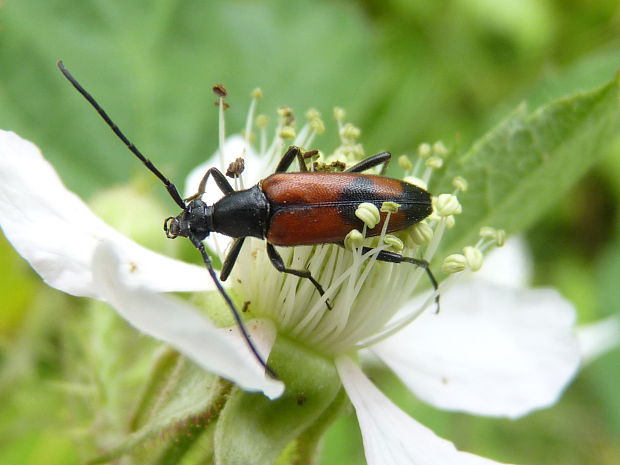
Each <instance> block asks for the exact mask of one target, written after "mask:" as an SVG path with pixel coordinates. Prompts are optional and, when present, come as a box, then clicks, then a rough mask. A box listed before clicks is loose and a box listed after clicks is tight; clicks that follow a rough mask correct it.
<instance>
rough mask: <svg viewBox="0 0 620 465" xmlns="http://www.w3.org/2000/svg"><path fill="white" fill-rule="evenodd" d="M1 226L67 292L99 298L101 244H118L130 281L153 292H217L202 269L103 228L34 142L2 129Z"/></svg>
mask: <svg viewBox="0 0 620 465" xmlns="http://www.w3.org/2000/svg"><path fill="white" fill-rule="evenodd" d="M0 224H1V225H2V230H3V231H4V234H5V235H6V237H7V239H8V240H9V241H10V242H11V244H13V247H15V249H16V250H17V251H18V252H19V253H20V254H21V255H22V256H23V257H24V258H25V259H26V260H28V261H29V262H30V265H31V266H32V267H33V268H34V269H35V271H36V272H37V273H39V275H41V277H42V278H43V280H44V281H45V282H46V283H47V284H49V285H50V286H52V287H55V288H56V289H60V290H61V291H64V292H67V293H68V294H73V295H78V296H87V297H95V298H100V295H99V293H98V291H97V289H96V288H95V287H94V286H93V279H92V273H91V269H90V265H91V259H92V256H93V252H94V250H95V247H96V246H97V244H98V243H100V242H101V241H103V240H107V241H112V242H114V243H115V246H116V248H117V250H119V253H120V254H121V256H122V257H123V258H122V260H123V262H124V263H125V264H126V266H127V267H128V268H131V269H132V270H133V273H131V280H132V281H133V282H135V283H136V284H140V285H142V286H144V287H146V288H148V289H150V290H152V291H161V292H167V291H197V290H207V289H213V288H214V286H213V283H212V281H211V279H210V277H209V275H208V273H207V272H206V270H204V269H202V267H197V266H194V265H189V264H186V263H183V262H180V261H178V260H172V259H170V258H168V257H165V256H163V255H160V254H157V253H155V252H151V251H150V250H147V249H145V248H144V247H142V246H140V245H138V244H136V243H135V242H133V241H131V240H129V239H128V238H126V237H124V236H123V235H122V234H120V233H118V232H116V231H115V230H114V229H112V228H111V227H110V226H108V225H107V224H105V223H104V222H103V221H101V220H100V219H99V218H97V217H96V216H95V215H94V214H93V212H92V211H91V210H90V209H89V208H88V207H87V206H86V204H84V202H82V201H81V200H80V199H79V198H78V197H77V196H76V195H75V194H73V193H72V192H70V191H68V190H67V189H66V188H65V186H64V185H63V184H62V181H61V180H60V178H59V177H58V175H57V174H56V172H55V171H54V168H52V166H51V165H50V164H49V163H48V162H47V161H46V160H45V159H44V158H43V156H42V155H41V152H40V151H39V149H38V148H37V147H36V146H35V145H34V144H32V143H31V142H28V141H26V140H24V139H22V138H20V137H19V136H17V135H16V134H14V133H12V132H8V131H1V130H0Z"/></svg>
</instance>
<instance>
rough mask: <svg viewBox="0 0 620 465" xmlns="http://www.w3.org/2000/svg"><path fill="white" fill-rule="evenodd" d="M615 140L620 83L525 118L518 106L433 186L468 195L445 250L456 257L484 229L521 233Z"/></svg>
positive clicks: (556, 103) (451, 164) (553, 104)
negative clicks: (458, 185)
mask: <svg viewBox="0 0 620 465" xmlns="http://www.w3.org/2000/svg"><path fill="white" fill-rule="evenodd" d="M618 134H620V93H619V77H618V76H616V77H615V78H614V79H612V80H611V81H610V82H608V83H607V84H605V85H604V86H602V87H600V88H597V89H594V90H591V91H588V92H583V93H580V94H576V95H573V96H570V97H565V98H561V99H558V100H555V101H553V102H551V103H548V104H547V105H544V106H542V107H541V108H539V109H538V110H536V111H535V112H533V113H531V114H530V113H528V112H527V108H526V106H525V105H521V106H519V107H518V108H517V109H516V110H515V111H514V112H513V113H512V114H511V115H510V116H509V117H508V118H507V119H506V120H504V121H503V122H502V123H500V124H499V125H498V126H497V127H496V128H494V129H493V130H491V131H490V132H489V133H488V134H486V135H485V136H483V137H482V138H481V139H480V140H479V141H478V142H476V143H475V144H474V145H473V146H472V148H471V149H470V150H469V151H468V152H467V153H465V154H464V155H463V156H461V157H459V158H456V159H453V160H450V161H449V163H448V167H447V169H446V171H445V173H444V174H443V176H442V177H441V179H440V180H439V181H438V183H437V184H436V185H434V186H432V190H433V191H435V192H451V191H452V190H453V188H452V187H451V184H450V183H451V180H452V178H453V177H454V176H457V175H460V176H463V177H465V179H467V181H468V182H469V190H468V191H467V192H466V193H464V194H461V195H460V196H459V200H460V201H461V203H462V205H463V214H462V215H459V216H458V217H457V227H456V228H454V230H453V231H450V232H449V234H448V236H447V238H446V240H445V241H444V243H443V246H444V247H445V250H447V251H456V250H458V249H460V248H462V247H463V246H464V245H467V244H472V243H474V242H476V240H477V234H478V231H479V229H480V227H482V226H492V227H496V228H503V229H505V230H506V231H507V232H508V233H509V234H514V233H516V232H519V231H521V230H523V229H525V228H526V227H528V226H529V225H531V224H532V223H533V222H534V221H536V220H537V219H538V218H540V216H541V215H542V214H543V213H544V212H545V211H546V210H548V209H549V208H551V207H553V205H554V204H556V203H557V202H560V201H562V198H563V196H564V194H565V192H566V191H567V189H568V188H569V187H571V186H572V185H573V184H574V183H575V182H576V181H577V180H578V179H579V178H580V177H581V176H582V175H583V174H584V173H585V172H586V171H587V170H588V169H589V168H590V167H591V166H592V165H593V164H594V163H595V162H596V161H597V160H598V158H599V157H600V156H602V155H604V154H605V148H606V147H607V146H608V144H610V143H611V142H613V141H614V139H615V138H616V137H618Z"/></svg>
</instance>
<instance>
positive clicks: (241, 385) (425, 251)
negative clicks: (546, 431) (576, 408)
mask: <svg viewBox="0 0 620 465" xmlns="http://www.w3.org/2000/svg"><path fill="white" fill-rule="evenodd" d="M253 96H254V100H253V103H252V105H251V109H250V112H249V115H248V122H247V125H246V128H245V131H244V133H243V135H242V136H239V135H238V136H233V137H230V138H228V139H226V136H225V128H224V120H223V109H224V105H220V111H221V119H220V147H219V150H218V151H217V153H216V154H215V155H214V156H213V157H212V158H211V159H209V160H207V161H206V162H205V163H204V164H203V165H201V166H199V167H198V168H196V170H194V171H193V172H192V173H191V174H190V176H189V177H188V181H187V185H186V188H185V194H186V196H189V195H192V194H194V193H195V192H196V189H197V185H198V182H199V181H200V178H201V177H202V175H203V174H204V172H205V171H206V169H207V168H208V167H211V166H218V167H219V168H220V169H221V170H222V171H224V172H225V171H226V168H227V167H228V164H229V163H230V162H232V161H234V160H235V159H237V158H238V157H242V158H244V159H245V170H244V171H243V173H241V175H240V176H238V177H236V178H235V179H234V183H235V188H238V189H242V188H247V187H250V186H252V185H253V184H254V183H256V182H257V181H258V180H259V179H261V178H263V177H265V176H267V175H268V174H269V173H270V172H271V171H272V170H273V167H274V166H275V164H276V163H277V161H278V157H280V156H281V154H282V153H283V150H284V149H285V147H286V146H288V145H298V146H301V147H303V148H305V149H310V148H312V147H313V144H314V140H315V138H316V136H318V135H320V134H321V133H322V132H323V131H325V124H324V123H323V120H322V119H321V116H320V115H319V114H318V112H316V111H314V110H311V111H309V112H308V113H307V115H306V117H307V122H306V123H305V124H304V125H303V126H302V127H301V128H298V127H297V126H296V120H295V117H294V115H293V113H292V111H291V110H290V109H288V108H281V109H280V110H279V112H278V120H277V124H276V128H275V132H274V134H273V136H272V137H269V136H268V133H267V123H266V117H264V116H262V115H259V116H257V117H255V114H254V112H255V108H256V103H255V101H256V98H258V97H259V93H258V92H255V93H254V94H253ZM334 116H335V118H336V121H337V124H338V132H339V135H340V144H339V146H338V147H336V148H335V149H334V150H333V151H332V152H331V153H329V154H321V153H309V154H308V160H309V162H310V165H311V169H314V170H338V169H342V166H344V165H347V164H351V163H353V162H355V161H356V160H359V159H360V158H363V156H364V149H363V147H362V145H361V144H360V143H359V137H360V130H359V129H358V128H356V127H355V126H353V125H351V124H350V123H347V122H346V121H345V112H344V111H343V110H342V109H336V110H335V111H334ZM255 129H258V134H254V133H253V131H254V130H255ZM446 153H447V149H446V148H445V146H444V145H443V144H441V143H437V144H434V145H432V146H431V145H429V144H422V145H421V146H420V147H419V150H418V154H417V157H415V161H412V160H411V159H410V158H409V157H401V158H400V159H399V160H398V164H399V166H400V167H401V169H402V170H403V171H404V172H405V175H404V179H405V180H406V181H408V182H412V183H415V184H418V185H420V186H422V187H426V186H428V185H429V184H430V183H432V180H431V177H432V174H433V172H434V171H436V170H438V169H441V167H442V166H443V165H444V163H445V156H446ZM0 177H1V178H0V223H1V224H2V228H3V231H4V233H5V235H6V236H7V238H8V239H9V241H11V243H12V244H13V246H14V247H15V248H16V249H17V251H18V252H19V253H20V254H21V255H22V256H23V257H24V258H25V259H26V260H28V261H29V262H30V264H31V266H32V267H33V268H34V269H35V270H36V271H37V273H39V275H41V277H42V278H43V279H44V280H45V282H46V283H47V284H49V285H50V286H52V287H55V288H57V289H60V290H62V291H64V292H67V293H69V294H72V295H77V296H86V297H92V298H95V299H99V300H103V301H106V302H108V303H109V304H110V305H111V306H112V307H113V308H115V309H116V311H117V312H118V313H119V314H120V315H121V316H122V317H123V318H125V319H126V320H127V321H128V322H129V323H131V324H132V325H133V326H135V327H136V328H137V329H138V330H139V331H141V332H143V333H146V334H149V335H151V336H153V337H155V338H157V339H159V340H162V341H164V342H167V343H168V344H170V345H171V346H172V347H174V348H175V349H177V350H178V351H179V352H181V353H182V354H184V355H186V356H187V357H189V358H190V359H191V360H193V361H194V362H196V363H197V364H198V365H200V366H201V367H203V368H204V369H205V370H208V371H210V372H212V373H215V374H217V375H219V376H221V377H223V378H225V379H227V380H230V381H232V382H233V383H234V384H235V385H236V386H238V388H234V389H233V390H232V392H231V393H230V395H229V396H228V397H227V398H226V400H225V402H224V404H223V406H221V407H219V410H218V415H219V416H218V415H216V416H215V418H217V420H216V421H217V424H216V430H215V436H214V443H215V445H214V456H215V463H220V464H228V463H273V462H274V460H275V459H276V458H277V457H278V456H279V455H280V453H281V451H282V450H283V449H285V447H286V446H287V445H288V446H289V447H290V444H296V447H297V451H298V454H302V455H303V454H305V455H303V457H304V460H306V462H304V463H311V462H312V457H313V456H314V454H315V451H316V448H317V444H318V442H319V441H318V439H316V440H314V442H312V441H308V444H309V445H308V444H305V443H304V442H303V439H302V438H303V437H305V436H304V434H306V433H307V431H309V430H311V429H312V428H314V429H316V430H317V431H323V430H324V429H325V428H326V427H327V426H329V424H330V423H331V421H332V420H333V417H334V416H337V414H338V412H340V411H341V410H342V406H343V405H345V404H346V401H344V400H343V399H345V396H343V394H342V393H343V389H344V392H345V393H346V398H348V399H349V401H350V402H351V404H352V405H353V407H354V409H355V412H356V415H357V418H358V421H359V424H360V429H361V432H362V436H363V441H364V448H365V453H366V459H367V462H368V464H369V465H378V464H382V465H383V464H420V465H422V464H434V463H441V464H452V463H454V464H456V463H459V464H461V463H462V464H474V463H480V464H483V463H484V464H488V463H496V462H493V461H491V460H489V459H485V458H482V457H478V456H476V455H472V454H469V453H466V452H461V451H458V450H457V449H456V448H455V446H454V445H453V444H452V443H451V442H449V441H447V440H445V439H442V438H439V437H438V436H436V435H435V434H434V433H433V432H432V431H430V430H429V429H428V428H426V427H425V426H423V425H422V424H420V423H418V422H417V421H416V420H415V419H413V418H412V417H410V416H409V415H407V414H406V413H404V412H403V411H401V410H400V409H399V408H398V407H397V406H396V405H394V404H393V403H392V402H391V401H390V400H389V399H388V398H387V397H386V396H385V395H384V394H382V393H381V392H380V391H379V390H378V389H377V388H376V387H375V386H374V385H373V384H372V382H371V381H370V380H369V379H368V378H367V377H366V375H365V374H364V372H363V370H362V366H361V365H360V360H363V355H364V354H365V353H367V352H368V351H370V352H372V353H373V354H374V355H375V356H376V357H378V358H379V359H380V360H381V361H383V362H384V363H385V364H386V365H387V366H388V367H389V368H390V369H391V370H393V371H394V372H395V373H396V375H397V376H398V377H399V378H400V379H401V380H402V381H403V383H405V384H406V385H407V386H408V387H409V389H410V390H411V391H412V392H413V393H414V394H415V395H417V396H418V397H420V398H421V399H423V400H424V401H426V402H428V403H429V404H431V405H433V406H436V407H439V408H444V409H449V410H454V411H462V412H469V413H472V414H479V415H489V416H498V417H500V416H504V417H511V418H516V417H519V416H522V415H525V414H527V413H529V412H531V411H532V410H535V409H538V408H542V407H545V406H548V405H551V404H552V403H554V402H555V401H556V400H557V398H558V396H559V395H560V394H561V391H562V389H563V388H564V387H565V386H566V384H567V383H568V382H569V381H570V379H571V378H572V376H573V375H574V373H575V371H576V369H577V366H578V363H579V350H578V345H577V342H576V339H575V337H574V335H573V332H572V331H573V325H574V318H575V315H574V310H573V308H572V306H571V305H570V304H569V303H568V302H567V301H566V300H564V299H563V298H562V297H561V296H560V295H559V294H558V293H557V292H556V291H554V290H552V289H527V288H510V287H507V286H502V285H499V284H496V283H492V282H490V281H486V280H479V281H476V280H470V281H460V280H458V279H455V278H454V275H455V274H456V273H458V272H460V271H463V270H472V271H475V270H477V269H480V268H481V267H482V266H483V253H484V252H485V251H486V250H487V249H489V248H490V247H492V246H494V245H501V244H502V243H503V241H504V237H503V233H502V232H501V231H498V230H494V229H491V228H483V230H482V231H481V237H480V240H479V241H478V243H476V244H472V246H470V247H466V248H465V249H464V250H463V251H462V253H457V254H452V255H449V256H447V257H445V259H444V260H443V261H441V262H440V261H438V260H437V257H436V255H437V253H438V250H440V249H439V245H440V242H441V239H442V236H443V234H444V231H445V230H446V229H447V228H451V227H453V226H454V225H455V223H456V222H457V221H458V220H457V219H456V217H457V216H458V214H460V213H461V210H462V208H461V205H460V203H459V202H458V196H459V195H460V194H461V193H463V192H465V191H466V190H467V182H466V180H464V179H462V178H456V179H455V180H454V190H453V191H452V192H447V193H434V194H435V195H436V197H434V199H433V206H434V212H433V214H432V215H431V216H429V217H428V218H427V219H426V220H424V221H423V222H421V223H419V224H417V225H415V226H413V227H411V228H409V229H408V230H406V231H402V232H399V233H394V234H386V233H385V230H384V231H383V233H382V234H381V235H379V236H378V237H375V238H366V232H367V230H368V229H369V228H372V227H374V224H375V223H376V222H373V221H374V220H373V219H376V218H378V217H379V215H381V214H384V215H388V216H389V215H390V214H391V213H393V212H394V211H396V210H397V208H398V206H397V205H384V206H383V208H382V209H381V210H382V211H381V212H380V211H379V210H377V208H376V207H374V205H372V204H370V206H368V205H361V206H360V209H359V215H358V217H359V218H360V227H359V229H358V230H354V231H352V233H351V234H350V235H349V236H348V237H347V240H345V246H346V247H344V248H343V247H338V246H336V245H320V246H314V247H295V248H282V249H280V252H281V254H282V256H283V258H284V261H285V263H286V264H287V266H289V267H292V268H297V269H306V268H307V269H309V270H310V271H311V272H312V274H313V276H314V277H315V278H316V279H317V280H318V281H319V282H320V283H321V284H322V286H323V287H324V289H325V295H324V296H320V295H318V293H317V292H316V290H315V288H314V286H313V285H312V283H310V282H309V281H308V280H303V279H302V280H300V279H299V278H297V277H295V276H291V275H288V274H284V273H278V272H277V271H276V270H275V269H274V267H273V265H272V264H271V262H270V261H269V259H268V257H267V254H266V251H265V245H264V242H262V241H260V240H257V239H253V238H250V239H248V240H246V243H245V245H244V247H243V249H242V251H241V253H240V255H239V257H238V259H237V262H236V265H235V268H234V270H233V273H232V275H231V277H230V278H229V280H228V281H227V282H226V286H227V289H228V292H229V293H230V294H231V296H232V297H233V299H234V300H235V302H236V304H237V306H238V308H240V309H241V308H242V307H243V308H244V313H243V315H244V318H245V320H246V324H247V326H248V329H249V330H250V333H251V335H252V338H253V339H254V341H255V343H256V344H257V346H258V348H259V351H260V352H261V353H263V354H264V356H265V358H268V357H269V364H270V366H271V367H272V368H274V369H275V371H276V372H277V373H278V375H279V376H280V378H281V379H280V380H275V379H272V378H270V377H269V376H267V375H266V374H265V373H264V370H262V367H261V366H260V364H259V363H258V362H257V361H256V359H255V358H254V357H253V356H252V354H251V352H250V351H249V349H248V347H247V346H246V344H245V343H244V341H243V340H242V339H241V337H240V335H239V332H238V331H237V330H236V329H235V328H234V327H232V319H231V317H230V316H229V315H228V314H227V313H226V312H227V309H226V307H225V306H224V305H223V301H219V300H217V299H215V298H210V299H209V305H208V306H207V308H203V309H200V308H198V307H197V306H196V305H192V304H190V303H188V302H187V301H185V300H180V299H178V298H174V297H170V296H167V295H164V293H168V292H174V291H177V292H199V291H212V292H213V289H214V286H213V285H212V283H211V282H210V278H209V276H208V274H207V273H206V271H205V270H204V269H203V268H201V267H197V266H194V265H189V264H185V263H183V262H180V261H177V260H173V259H170V258H167V257H164V256H162V255H159V254H157V253H155V252H151V251H148V250H146V249H144V248H143V247H141V246H140V245H138V244H136V243H135V242H133V241H132V240H130V239H128V238H126V237H124V236H122V235H121V234H120V233H118V232H116V231H114V230H113V229H112V228H111V227H110V226H108V225H106V224H105V223H103V222H102V221H101V220H99V219H98V218H97V217H96V216H95V215H94V214H93V213H92V212H91V211H90V210H89V209H88V207H87V206H86V205H85V204H84V203H82V201H81V200H79V199H78V198H77V197H76V196H75V195H73V194H72V193H70V192H69V191H67V190H66V188H65V187H64V186H63V185H62V183H61V181H60V179H59V178H58V176H57V175H56V173H55V172H54V170H53V168H52V167H51V166H50V165H49V164H48V163H47V162H46V161H45V160H44V159H43V157H42V156H41V154H40V152H39V150H38V149H37V148H36V147H35V146H34V145H33V144H31V143H30V142H27V141H25V140H23V139H21V138H20V137H18V136H17V135H15V134H13V133H10V132H4V131H3V132H0ZM218 195H221V194H219V193H218V191H217V189H216V187H215V185H214V183H213V184H209V185H208V186H207V191H206V193H205V195H204V196H203V200H205V201H206V202H207V203H209V204H211V203H212V202H213V201H214V200H215V199H217V196H218ZM465 195H466V194H465ZM25 205H27V206H28V208H24V206H25ZM373 208H374V209H373ZM42 232H44V233H45V234H44V236H45V237H41V234H42ZM162 237H163V233H162ZM207 243H208V246H209V248H210V250H211V251H212V253H214V254H217V255H219V256H220V257H223V256H224V255H225V250H226V245H227V244H228V239H227V238H226V237H223V236H220V235H217V234H212V235H211V236H210V237H209V238H208V239H207ZM362 246H366V247H369V248H370V249H371V250H370V251H366V252H363V250H362ZM381 250H392V251H396V252H398V253H400V254H402V255H404V256H408V257H416V258H422V259H425V260H428V261H429V262H430V261H433V263H441V268H442V270H443V272H444V274H446V275H448V277H447V278H445V279H444V280H443V281H441V283H440V293H441V311H439V312H436V311H435V310H434V298H435V293H433V291H432V289H431V288H430V286H429V285H428V281H427V277H426V275H425V272H424V270H423V269H421V268H418V267H416V266H413V265H410V264H406V263H402V264H390V263H383V262H378V261H377V260H376V255H377V253H378V252H379V251H381ZM437 268H439V266H437ZM437 271H439V270H437ZM212 292H211V295H212ZM327 299H329V301H330V302H331V305H332V307H333V308H332V309H328V307H327V305H326V301H327ZM244 303H247V304H246V305H243V304H244ZM253 392H254V394H252V393H253ZM256 392H259V393H263V394H264V395H265V396H267V397H268V398H269V399H271V400H268V399H267V398H266V397H264V396H262V395H260V394H256ZM242 406H245V408H242ZM266 418H269V419H270V420H269V421H267V420H266ZM280 418H283V420H280ZM283 425H285V426H286V427H283ZM231 435H233V436H235V435H237V436H235V437H234V448H231V447H226V445H227V444H228V445H230V444H231V442H230V441H232V440H231V439H229V436H231ZM295 441H296V442H295ZM304 444H305V446H304ZM287 449H288V448H287ZM303 451H305V452H303ZM282 463H289V462H282ZM290 463H292V462H290Z"/></svg>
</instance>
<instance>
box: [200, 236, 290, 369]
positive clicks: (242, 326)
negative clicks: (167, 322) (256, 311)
mask: <svg viewBox="0 0 620 465" xmlns="http://www.w3.org/2000/svg"><path fill="white" fill-rule="evenodd" d="M189 240H190V241H191V242H192V244H193V246H194V247H196V248H197V249H198V251H199V252H200V255H201V256H202V261H203V262H204V264H205V267H206V268H207V271H208V272H209V274H210V275H211V279H212V280H213V283H214V284H215V287H217V290H218V291H219V293H220V295H221V296H222V297H223V298H224V301H225V302H226V304H227V305H228V308H230V311H231V312H232V314H233V317H234V318H235V321H236V322H237V327H238V328H239V331H240V332H241V334H242V335H243V339H244V340H245V342H246V344H247V345H248V347H249V348H250V350H251V351H252V353H253V354H254V357H255V358H256V360H257V361H258V363H260V364H261V365H262V366H263V367H264V368H265V371H267V373H269V375H271V377H272V378H275V379H278V375H277V374H276V372H275V371H273V370H272V369H271V367H270V366H269V365H267V361H266V360H265V359H264V358H263V356H262V355H261V354H260V352H259V351H258V349H257V347H256V345H255V344H254V342H253V341H252V338H251V337H250V333H249V332H248V330H247V328H246V327H245V324H244V323H243V318H241V315H240V314H239V310H237V307H236V306H235V304H234V303H233V301H232V299H231V298H230V296H229V295H228V293H227V292H226V290H225V289H224V286H222V283H221V282H220V281H219V279H217V275H216V274H215V270H214V269H213V265H212V264H211V259H210V258H209V254H208V253H207V250H206V249H205V245H204V243H203V242H202V241H199V240H198V239H196V238H195V237H194V236H191V235H190V236H189Z"/></svg>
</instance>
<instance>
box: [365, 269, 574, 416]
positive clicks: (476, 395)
mask: <svg viewBox="0 0 620 465" xmlns="http://www.w3.org/2000/svg"><path fill="white" fill-rule="evenodd" d="M574 322H575V311H574V309H573V307H572V305H571V304H570V303H569V302H568V301H567V300H565V299H564V298H562V297H561V296H560V295H559V294H558V293H557V292H556V291H555V290H553V289H512V288H506V287H501V286H497V285H495V284H492V283H488V282H480V281H476V282H474V281H472V282H470V283H463V284H459V285H456V286H454V287H453V288H451V289H449V291H448V292H446V293H445V294H444V295H442V305H441V312H440V313H439V314H434V313H430V312H429V313H426V314H424V315H422V316H421V317H420V318H419V319H418V320H416V321H415V322H414V323H412V324H411V325H410V326H408V327H406V328H405V329H403V330H402V331H400V332H399V333H397V334H395V335H394V336H392V337H390V338H389V339H387V340H385V341H382V342H381V343H379V344H377V345H376V346H374V347H372V350H373V352H374V353H375V354H376V355H378V356H379V357H380V358H381V359H382V360H383V361H384V362H385V363H386V364H387V365H388V366H389V367H390V368H391V369H392V370H393V371H394V372H395V373H396V374H397V375H398V376H399V377H400V379H401V380H403V382H404V383H405V384H406V385H407V386H408V387H409V389H411V390H412V391H413V392H414V393H415V394H416V395H417V396H418V397H420V398H421V399H423V400H424V401H426V402H428V403H429V404H431V405H434V406H436V407H439V408H443V409H447V410H458V411H464V412H469V413H474V414H480V415H488V416H508V417H512V418H515V417H519V416H522V415H525V414H527V413H528V412H530V411H532V410H535V409H539V408H542V407H546V406H549V405H551V404H553V403H554V402H555V401H556V400H557V399H558V398H559V396H560V395H561V393H562V391H563V389H564V387H565V386H566V385H567V384H568V383H569V382H570V380H571V379H572V378H573V376H574V374H575V372H576V370H577V368H578V365H579V357H580V353H579V345H578V343H577V339H576V337H575V335H574V333H573V328H574Z"/></svg>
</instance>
